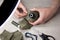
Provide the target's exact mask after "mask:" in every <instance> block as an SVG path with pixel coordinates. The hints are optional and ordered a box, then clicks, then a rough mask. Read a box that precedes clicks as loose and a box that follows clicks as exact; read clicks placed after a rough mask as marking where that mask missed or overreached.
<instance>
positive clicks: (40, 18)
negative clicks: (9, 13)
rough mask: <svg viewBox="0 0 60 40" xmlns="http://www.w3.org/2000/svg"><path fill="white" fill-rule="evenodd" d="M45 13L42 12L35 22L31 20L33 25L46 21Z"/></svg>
mask: <svg viewBox="0 0 60 40" xmlns="http://www.w3.org/2000/svg"><path fill="white" fill-rule="evenodd" d="M44 20H45V18H44V14H43V13H40V17H39V18H38V19H37V20H36V21H35V22H29V23H30V24H32V25H37V24H42V23H43V22H44Z"/></svg>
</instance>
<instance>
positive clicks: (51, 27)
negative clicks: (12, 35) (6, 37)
mask: <svg viewBox="0 0 60 40" xmlns="http://www.w3.org/2000/svg"><path fill="white" fill-rule="evenodd" d="M27 7H28V6H27ZM11 20H15V21H19V20H20V19H17V18H15V17H14V16H12V18H11ZM11 20H9V21H10V22H11ZM3 30H7V31H9V32H14V31H16V30H18V28H17V27H15V26H13V25H12V24H10V23H8V22H7V24H6V25H5V27H2V28H1V27H0V33H1V32H3ZM22 32H23V34H24V33H26V32H31V33H33V34H37V33H45V34H47V35H52V36H54V37H55V39H56V40H60V10H59V11H58V12H57V14H56V16H54V17H53V18H52V19H51V20H49V21H48V22H47V23H45V24H40V25H37V26H34V27H32V28H31V29H29V30H23V31H22ZM25 40H28V39H25ZM38 40H40V39H38Z"/></svg>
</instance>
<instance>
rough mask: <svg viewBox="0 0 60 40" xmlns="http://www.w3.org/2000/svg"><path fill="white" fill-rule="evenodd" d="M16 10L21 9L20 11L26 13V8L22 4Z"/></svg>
mask: <svg viewBox="0 0 60 40" xmlns="http://www.w3.org/2000/svg"><path fill="white" fill-rule="evenodd" d="M18 8H22V10H23V11H24V12H25V13H27V11H26V8H25V7H24V6H23V4H22V3H20V4H19V6H18Z"/></svg>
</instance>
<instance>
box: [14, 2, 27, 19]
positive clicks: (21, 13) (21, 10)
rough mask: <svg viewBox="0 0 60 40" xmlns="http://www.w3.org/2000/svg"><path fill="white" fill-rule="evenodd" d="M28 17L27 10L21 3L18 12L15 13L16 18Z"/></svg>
mask: <svg viewBox="0 0 60 40" xmlns="http://www.w3.org/2000/svg"><path fill="white" fill-rule="evenodd" d="M26 15H27V10H26V8H25V7H24V6H23V4H22V3H21V2H20V4H19V5H18V8H17V10H16V11H15V16H16V17H17V18H21V17H25V16H26Z"/></svg>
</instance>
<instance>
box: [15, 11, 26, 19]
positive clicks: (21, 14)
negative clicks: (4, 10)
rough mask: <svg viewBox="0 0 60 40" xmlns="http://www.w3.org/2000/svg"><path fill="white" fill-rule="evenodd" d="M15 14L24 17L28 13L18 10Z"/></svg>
mask: <svg viewBox="0 0 60 40" xmlns="http://www.w3.org/2000/svg"><path fill="white" fill-rule="evenodd" d="M15 16H16V17H19V18H20V17H24V16H26V13H20V12H19V11H18V10H16V13H15Z"/></svg>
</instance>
